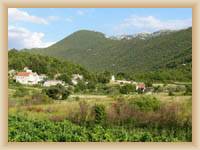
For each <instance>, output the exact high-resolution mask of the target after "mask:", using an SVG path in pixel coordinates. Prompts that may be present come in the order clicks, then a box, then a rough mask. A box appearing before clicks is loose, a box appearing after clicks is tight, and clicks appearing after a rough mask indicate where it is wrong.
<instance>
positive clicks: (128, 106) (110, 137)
mask: <svg viewBox="0 0 200 150" xmlns="http://www.w3.org/2000/svg"><path fill="white" fill-rule="evenodd" d="M33 89H34V88H33ZM36 90H38V89H37V88H36ZM13 93H14V91H13V89H10V90H9V98H10V99H9V105H10V106H9V141H10V142H11V141H34V142H35V141H59V142H64V141H73V142H75V141H76V142H77V141H80V142H82V141H97V142H102V141H132V142H137V141H159V142H161V141H168V142H173V141H182V142H183V141H184V142H185V141H188V142H190V141H191V138H192V126H191V99H192V98H191V96H181V95H179V96H169V95H168V94H166V93H157V94H151V95H146V96H145V95H143V94H142V95H138V94H130V95H118V96H107V95H89V94H88V95H80V94H74V95H71V96H70V97H69V98H68V99H67V100H64V101H58V100H57V101H54V102H53V103H49V104H37V105H34V104H33V105H30V104H22V103H20V101H22V100H23V99H27V98H28V97H27V96H25V97H14V96H13ZM29 98H30V97H29ZM155 104H156V105H155Z"/></svg>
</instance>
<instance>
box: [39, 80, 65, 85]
mask: <svg viewBox="0 0 200 150" xmlns="http://www.w3.org/2000/svg"><path fill="white" fill-rule="evenodd" d="M57 84H61V85H63V86H64V82H62V81H60V80H48V81H45V82H44V84H43V86H46V87H47V86H54V85H57Z"/></svg>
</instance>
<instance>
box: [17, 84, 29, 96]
mask: <svg viewBox="0 0 200 150" xmlns="http://www.w3.org/2000/svg"><path fill="white" fill-rule="evenodd" d="M27 95H29V91H28V89H26V88H24V87H22V86H20V87H18V88H16V91H15V93H14V95H13V96H14V97H24V96H27Z"/></svg>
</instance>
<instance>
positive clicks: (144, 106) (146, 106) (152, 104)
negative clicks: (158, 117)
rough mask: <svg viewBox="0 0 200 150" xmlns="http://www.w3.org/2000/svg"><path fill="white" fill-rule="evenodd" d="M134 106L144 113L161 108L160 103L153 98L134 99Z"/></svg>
mask: <svg viewBox="0 0 200 150" xmlns="http://www.w3.org/2000/svg"><path fill="white" fill-rule="evenodd" d="M131 103H132V102H131ZM133 104H134V105H135V106H136V107H138V108H139V109H140V110H142V111H155V110H158V109H159V108H160V101H159V100H158V99H157V98H155V97H152V96H141V97H137V98H135V99H133Z"/></svg>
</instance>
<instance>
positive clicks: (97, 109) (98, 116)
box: [93, 104, 106, 124]
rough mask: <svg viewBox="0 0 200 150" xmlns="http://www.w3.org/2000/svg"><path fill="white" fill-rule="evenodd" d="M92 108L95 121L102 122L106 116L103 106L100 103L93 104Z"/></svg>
mask: <svg viewBox="0 0 200 150" xmlns="http://www.w3.org/2000/svg"><path fill="white" fill-rule="evenodd" d="M93 110H94V115H95V123H96V124H102V123H103V122H104V121H105V117H106V112H105V106H104V105H102V104H96V105H94V107H93Z"/></svg>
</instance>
